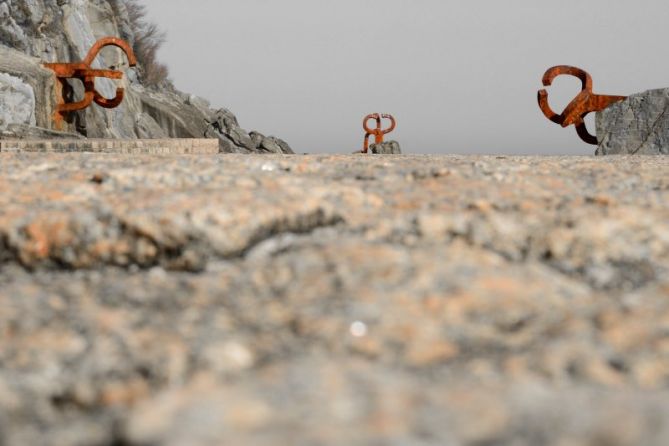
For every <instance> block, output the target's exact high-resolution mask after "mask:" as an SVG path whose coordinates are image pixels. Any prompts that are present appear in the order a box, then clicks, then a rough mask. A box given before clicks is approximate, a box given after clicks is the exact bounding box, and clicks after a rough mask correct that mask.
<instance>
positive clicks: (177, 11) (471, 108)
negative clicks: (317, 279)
mask: <svg viewBox="0 0 669 446" xmlns="http://www.w3.org/2000/svg"><path fill="white" fill-rule="evenodd" d="M144 1H145V4H146V5H147V6H148V9H149V13H150V17H151V19H152V20H153V21H155V22H156V23H158V24H160V25H161V27H162V28H163V29H164V30H165V31H167V33H168V42H167V44H166V45H165V48H164V49H163V50H162V52H161V54H160V57H161V59H162V61H164V62H165V63H167V65H168V66H169V68H170V71H171V76H172V79H173V80H174V81H175V83H176V85H177V87H178V88H180V89H181V90H184V91H187V92H190V93H195V94H197V95H200V96H202V97H205V98H207V99H208V100H210V101H211V102H212V105H214V106H224V107H227V108H229V109H230V110H232V111H233V112H235V113H236V114H237V116H238V118H239V120H240V124H241V125H242V127H244V128H246V129H248V130H252V129H257V130H259V131H261V132H263V133H265V134H274V135H276V136H280V137H282V138H284V139H286V140H287V141H288V142H289V143H290V144H291V145H292V146H293V148H294V149H295V150H296V151H297V152H310V153H311V152H338V153H346V152H351V151H353V150H356V149H359V148H360V147H361V145H362V136H363V131H362V127H361V121H362V118H363V117H364V116H365V115H366V114H367V113H372V112H377V111H378V112H389V113H393V114H394V115H395V116H396V117H397V119H398V128H397V130H396V131H395V133H393V134H392V135H391V136H392V137H393V138H394V139H397V140H399V141H400V142H401V143H402V146H403V149H404V151H405V152H407V153H500V154H505V153H541V154H591V153H593V151H594V147H593V146H588V145H586V144H584V143H582V142H581V141H580V139H578V137H577V136H576V132H575V131H574V129H573V127H571V128H569V129H561V128H560V127H559V126H557V125H555V124H553V123H551V122H549V121H548V120H546V119H545V118H544V117H543V115H542V114H541V112H540V111H539V109H538V107H537V105H536V92H537V90H538V89H539V88H540V87H541V82H540V80H541V76H542V75H543V73H544V71H545V70H546V69H547V68H549V67H550V66H553V65H560V64H570V65H576V66H579V67H581V68H584V69H586V70H587V71H589V72H590V73H591V74H592V76H593V78H594V87H595V91H596V92H599V93H606V94H621V95H626V94H632V93H635V92H640V91H643V90H647V89H650V88H659V87H669V70H668V68H669V59H668V58H667V56H666V45H667V42H668V41H669V25H668V24H669V1H667V0H553V1H546V0H189V1H185V0H144ZM579 88H580V85H579V82H578V81H577V80H576V79H575V78H571V79H569V78H568V79H565V80H561V81H559V82H557V83H556V85H555V87H554V88H553V89H552V96H551V99H552V103H553V105H554V108H555V109H556V110H557V111H558V112H559V111H561V110H562V106H563V105H565V104H566V103H567V102H569V100H571V98H572V97H573V96H574V95H575V94H576V93H577V92H578V90H579ZM591 129H592V131H593V132H594V128H593V127H592V123H591Z"/></svg>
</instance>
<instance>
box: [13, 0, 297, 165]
mask: <svg viewBox="0 0 669 446" xmlns="http://www.w3.org/2000/svg"><path fill="white" fill-rule="evenodd" d="M105 36H118V37H121V38H123V39H125V40H127V41H128V42H130V43H131V44H133V43H134V41H135V38H136V36H135V34H134V30H133V29H132V27H131V25H130V20H129V16H128V11H127V9H126V3H125V1H124V0H0V138H2V137H26V136H34V135H36V134H39V135H45V134H47V135H52V136H58V135H59V133H58V132H55V131H54V128H53V122H52V114H53V109H54V106H55V98H54V78H53V73H52V72H51V71H50V70H47V69H45V68H43V67H42V63H44V62H76V61H80V60H82V59H83V58H84V57H85V56H86V54H87V52H88V50H89V49H90V47H91V46H92V45H93V44H94V42H95V41H97V40H98V39H99V38H101V37H105ZM94 67H95V68H108V67H115V68H116V69H120V70H123V71H124V72H125V73H126V76H124V79H123V80H122V81H118V86H121V87H124V88H125V91H126V95H125V99H124V101H123V103H122V104H121V105H120V106H119V107H117V108H115V109H112V110H105V109H102V108H100V107H97V106H91V107H89V108H88V109H86V110H84V111H81V112H76V113H72V114H71V116H70V119H68V120H67V122H66V123H65V126H64V128H63V130H64V133H68V134H69V135H68V136H72V134H77V135H81V136H85V137H95V138H166V137H169V138H193V137H200V138H201V137H203V136H206V137H209V138H218V139H219V141H220V143H219V146H220V150H221V152H234V153H251V152H272V153H292V150H291V149H290V147H289V146H288V144H286V143H285V142H284V141H282V140H281V139H279V138H275V137H266V136H264V135H262V134H261V133H259V132H251V133H248V132H246V131H245V130H244V129H242V128H241V127H240V126H239V123H238V121H237V119H236V117H235V116H234V114H232V113H231V112H230V111H229V110H226V109H221V110H213V109H211V107H210V105H209V103H208V102H207V101H206V100H204V99H202V98H198V97H196V96H193V95H189V94H185V93H182V92H180V91H178V90H176V89H175V88H174V87H173V86H172V85H170V84H169V83H163V84H161V85H159V86H158V87H151V88H149V87H147V86H146V85H145V83H144V82H143V80H142V75H141V67H139V68H140V70H139V71H137V70H135V69H132V68H129V67H128V63H127V60H126V58H125V55H123V53H122V52H120V51H117V50H116V49H105V50H103V52H101V53H100V56H99V57H98V58H97V59H96V62H95V64H94ZM71 86H72V89H73V91H74V94H75V97H76V96H77V95H78V94H81V92H82V90H83V86H81V85H77V81H73V82H72V83H71ZM96 88H97V89H98V91H100V93H102V94H103V95H104V96H106V97H108V98H111V97H114V93H115V88H116V86H115V85H114V81H111V80H107V79H99V80H97V81H96Z"/></svg>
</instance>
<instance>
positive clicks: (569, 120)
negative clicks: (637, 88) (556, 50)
mask: <svg viewBox="0 0 669 446" xmlns="http://www.w3.org/2000/svg"><path fill="white" fill-rule="evenodd" d="M562 75H569V76H575V77H577V78H579V79H580V80H581V82H582V83H583V89H582V90H581V92H580V93H579V94H578V96H576V97H575V98H574V100H572V101H571V102H570V103H569V105H567V108H565V109H564V111H563V112H562V113H561V114H559V115H558V114H557V113H555V112H554V111H553V110H552V109H551V108H550V105H548V91H546V90H545V89H544V90H541V91H539V95H538V100H539V107H540V108H541V111H542V112H543V113H544V115H546V117H547V118H548V119H550V120H551V121H553V122H555V123H556V124H560V125H561V126H562V127H568V126H570V125H572V124H573V125H575V126H576V133H578V136H580V137H581V139H582V140H583V141H585V142H586V143H588V144H593V145H597V137H596V136H594V135H591V134H590V133H589V132H588V129H587V127H586V126H585V121H584V119H585V117H586V116H587V115H588V114H590V113H592V112H599V111H602V110H604V109H605V108H607V107H608V106H610V105H611V104H615V103H616V102H620V101H623V100H625V99H627V98H626V97H625V96H604V95H598V94H594V93H593V92H592V77H591V76H590V75H589V74H588V73H587V72H586V71H584V70H582V69H580V68H576V67H570V66H567V65H560V66H557V67H553V68H550V69H549V70H548V71H546V74H544V77H543V84H544V86H545V87H549V86H551V85H552V84H553V81H554V80H555V78H556V77H558V76H562Z"/></svg>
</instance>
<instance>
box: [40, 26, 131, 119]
mask: <svg viewBox="0 0 669 446" xmlns="http://www.w3.org/2000/svg"><path fill="white" fill-rule="evenodd" d="M107 46H115V47H117V48H119V49H121V51H123V52H124V53H125V55H126V56H127V58H128V64H129V66H130V67H134V66H136V65H137V59H136V58H135V53H134V52H133V50H132V48H131V47H130V45H129V44H128V43H127V42H126V41H125V40H122V39H119V38H117V37H105V38H102V39H100V40H98V41H97V42H96V43H95V44H94V45H93V46H92V47H91V49H90V50H89V52H88V55H87V56H86V58H85V59H84V60H83V61H82V62H75V63H45V64H44V66H45V67H46V68H48V69H50V70H52V71H53V72H54V73H55V74H56V77H57V78H58V82H56V101H57V104H56V110H55V112H54V116H53V120H54V128H55V129H57V130H61V129H62V125H63V120H64V119H65V116H66V115H67V114H68V113H70V112H73V111H77V110H83V109H85V108H87V107H88V106H89V105H91V103H92V102H95V103H96V104H98V105H99V106H100V107H103V108H115V107H118V106H119V105H120V104H121V102H123V96H124V94H125V92H124V89H123V88H117V89H116V96H115V97H114V98H112V99H107V98H105V97H104V96H102V95H101V94H100V93H99V92H98V91H97V90H96V89H95V78H96V77H102V78H107V79H122V78H123V73H122V72H121V71H116V70H98V69H93V68H92V67H91V65H92V63H93V61H94V60H95V58H96V57H97V56H98V54H99V53H100V51H101V50H102V48H104V47H107ZM67 79H79V80H81V82H83V84H84V98H83V99H82V100H81V101H77V102H66V99H65V96H64V94H63V89H64V87H65V86H66V85H67V81H66V80H67Z"/></svg>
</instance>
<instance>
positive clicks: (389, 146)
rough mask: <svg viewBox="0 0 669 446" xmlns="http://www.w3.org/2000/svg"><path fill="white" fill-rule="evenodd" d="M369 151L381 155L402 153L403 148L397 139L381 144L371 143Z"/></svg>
mask: <svg viewBox="0 0 669 446" xmlns="http://www.w3.org/2000/svg"><path fill="white" fill-rule="evenodd" d="M369 151H370V152H372V153H375V154H379V155H401V154H402V149H401V148H400V144H399V143H398V142H397V141H386V142H383V143H381V144H371V145H370V146H369Z"/></svg>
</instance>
